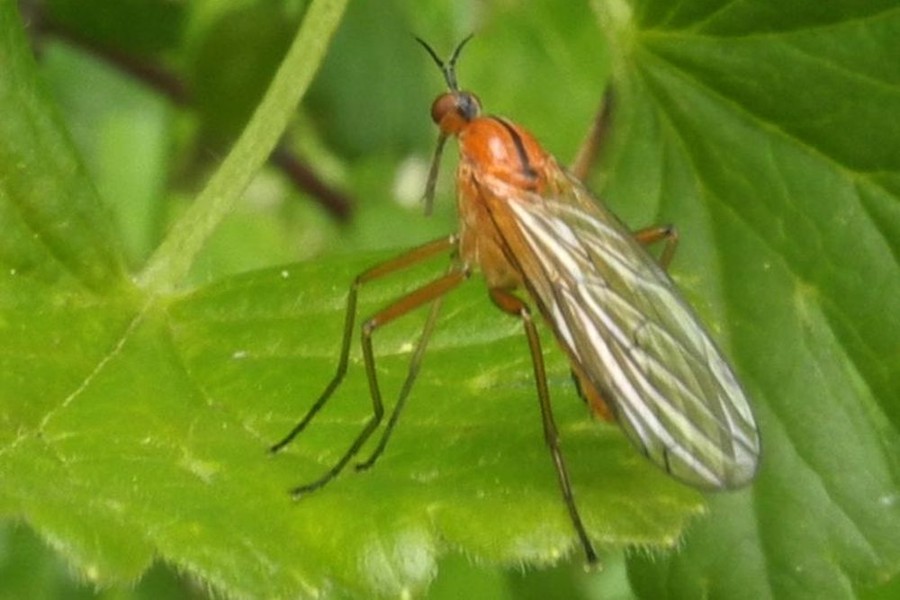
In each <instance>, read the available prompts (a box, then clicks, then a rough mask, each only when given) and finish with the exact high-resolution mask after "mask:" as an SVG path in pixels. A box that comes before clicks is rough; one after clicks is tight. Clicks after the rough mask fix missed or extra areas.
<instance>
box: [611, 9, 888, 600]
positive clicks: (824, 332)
mask: <svg viewBox="0 0 900 600" xmlns="http://www.w3.org/2000/svg"><path fill="white" fill-rule="evenodd" d="M769 4H772V5H771V6H769ZM598 8H599V13H600V14H601V16H602V18H603V20H604V23H605V24H606V26H607V28H608V30H609V31H610V35H611V36H612V37H613V39H615V40H618V41H617V42H616V46H615V47H616V48H617V49H618V50H617V62H616V63H615V65H614V71H615V72H616V73H617V80H616V85H617V86H618V88H617V89H618V92H619V102H618V104H617V106H618V107H619V108H620V112H619V113H618V114H617V120H616V123H615V127H616V133H615V134H614V138H615V139H614V143H613V151H612V153H611V157H610V158H611V164H610V166H609V173H610V179H609V181H608V184H607V186H606V195H607V197H609V198H611V199H614V200H615V201H616V202H615V206H616V207H617V208H620V207H621V211H620V212H622V213H623V214H625V215H626V216H629V221H630V222H635V221H634V220H632V218H635V219H637V220H638V222H640V221H643V220H646V221H664V222H665V221H671V222H675V223H677V224H678V225H679V227H680V228H681V231H682V234H683V238H682V239H683V243H682V245H681V252H680V255H679V258H678V259H677V260H676V264H675V266H674V271H675V273H676V275H677V276H678V277H679V278H680V279H681V280H682V281H685V282H686V283H689V285H687V286H686V287H687V288H688V289H689V291H691V292H693V293H692V294H691V295H693V296H695V298H696V299H697V301H698V303H699V304H700V306H701V307H704V308H705V309H706V310H705V311H704V312H707V313H710V314H712V315H714V317H713V318H712V319H711V321H710V322H711V324H712V325H713V329H714V331H716V332H718V334H719V338H720V339H722V340H723V341H724V342H725V345H726V347H727V349H728V351H729V354H730V355H731V356H732V357H734V359H735V363H736V364H737V366H738V371H739V374H740V375H742V376H743V380H744V382H745V383H746V385H747V386H748V387H749V389H750V391H751V392H752V393H753V396H754V400H755V406H756V412H757V416H758V418H759V421H760V427H761V431H762V437H763V449H764V456H763V466H762V470H761V472H760V475H759V478H758V480H757V482H756V484H755V485H754V486H753V487H752V489H750V490H748V491H746V492H745V493H743V494H738V495H736V496H731V497H721V498H715V499H714V500H713V502H712V516H711V518H709V519H705V520H703V521H701V522H699V523H698V524H697V526H696V527H694V528H692V530H691V532H690V534H689V535H688V536H687V538H686V544H685V547H684V549H683V551H682V552H679V553H678V554H677V555H673V556H670V557H668V558H666V559H660V558H659V557H653V558H646V557H635V558H634V559H633V560H632V561H631V578H632V582H633V584H634V585H635V587H636V589H638V590H639V592H640V593H641V595H642V596H643V597H647V598H664V597H684V598H694V597H700V596H703V597H721V598H766V597H774V598H785V597H800V596H809V597H815V598H848V597H855V596H856V594H857V593H858V590H861V589H864V588H865V587H867V586H872V585H875V584H877V583H879V582H883V581H885V580H886V579H887V578H890V577H893V576H896V574H897V572H898V568H900V502H898V499H900V490H898V479H900V461H898V448H900V436H898V426H900V352H898V348H900V346H898V340H900V264H898V256H900V203H898V193H900V185H898V184H900V177H898V175H900V125H898V121H897V119H896V118H895V116H896V114H898V111H900V93H898V90H900V87H898V83H900V71H898V69H897V63H896V61H894V60H893V59H892V58H891V57H893V56H897V55H898V53H900V42H898V40H900V10H898V9H897V7H896V4H894V3H883V2H882V3H879V2H867V3H856V2H830V3H809V4H804V5H800V6H797V7H793V9H792V10H791V11H789V14H788V12H786V11H784V10H782V9H781V8H782V7H780V6H776V5H774V4H773V3H757V4H753V5H747V4H741V5H735V4H720V3H710V2H693V3H687V4H684V3H682V4H679V5H678V6H673V5H669V4H665V3H654V2H645V3H638V4H635V5H632V6H626V5H623V4H620V3H609V4H605V5H602V6H600V5H598ZM775 15H777V17H775ZM641 196H642V197H644V198H648V197H649V198H654V199H655V207H654V206H650V207H648V206H647V205H646V204H643V205H642V206H641V207H640V208H639V209H635V208H631V204H629V199H631V198H636V197H641ZM639 212H640V215H639V216H638V213H639ZM701 286H702V287H701Z"/></svg>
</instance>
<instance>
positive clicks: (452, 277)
mask: <svg viewBox="0 0 900 600" xmlns="http://www.w3.org/2000/svg"><path fill="white" fill-rule="evenodd" d="M468 277H469V271H468V269H465V268H462V267H458V268H456V269H453V270H451V272H449V273H447V274H446V275H444V276H442V277H440V278H439V279H435V280H434V281H432V282H431V283H428V284H426V285H424V286H422V287H420V288H418V289H417V290H414V291H413V292H410V293H409V294H407V295H406V296H403V297H402V298H400V299H399V300H396V301H395V302H394V303H393V304H391V305H390V306H388V307H387V308H385V309H382V310H381V311H379V312H377V313H376V314H375V315H373V316H372V317H371V318H370V319H369V320H367V321H366V322H365V323H363V325H362V328H361V330H362V340H361V342H362V351H363V362H364V363H365V366H366V379H367V380H368V382H369V394H370V396H371V398H372V416H371V418H370V419H369V420H368V421H367V422H366V424H365V426H364V427H363V429H362V431H360V432H359V434H358V435H357V436H356V439H355V440H354V441H353V443H352V444H351V445H350V447H349V448H348V449H347V451H346V452H345V453H344V455H343V456H342V457H341V458H340V460H338V461H337V463H335V465H334V466H333V467H331V469H329V470H328V471H327V472H326V473H325V474H324V475H323V476H322V477H320V478H319V479H317V480H315V481H313V482H311V483H308V484H304V485H300V486H297V487H295V488H294V489H293V490H291V495H292V496H293V497H294V498H299V497H300V496H302V495H303V494H306V493H307V492H311V491H313V490H315V489H318V488H320V487H322V486H323V485H325V484H326V483H328V482H329V481H331V480H332V479H333V478H334V477H335V476H336V475H337V474H338V473H340V472H341V471H342V470H343V469H344V467H345V466H346V465H347V463H348V462H350V460H351V459H352V458H353V457H354V456H356V453H357V452H359V449H360V448H361V447H362V445H363V444H365V443H366V440H368V439H369V436H371V435H372V432H373V431H375V429H376V428H377V427H378V425H379V423H381V419H382V417H383V416H384V406H383V404H382V402H381V390H380V389H379V387H378V376H377V373H376V372H375V353H374V352H373V351H372V334H373V333H375V331H376V330H377V329H378V328H379V327H382V326H384V325H387V324H388V323H390V322H391V321H393V320H394V319H396V318H398V317H402V316H403V315H405V314H407V313H409V312H410V311H412V310H414V309H416V308H418V307H419V306H421V305H423V304H427V303H429V302H433V301H435V300H437V299H438V298H440V297H441V296H443V295H444V294H446V293H447V292H449V291H450V290H452V289H453V288H455V287H456V286H458V285H459V284H460V283H462V282H463V281H465V280H466V279H467V278H468ZM395 412H396V411H395Z"/></svg>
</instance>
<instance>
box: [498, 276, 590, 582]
mask: <svg viewBox="0 0 900 600" xmlns="http://www.w3.org/2000/svg"><path fill="white" fill-rule="evenodd" d="M490 294H491V299H492V300H493V301H494V304H496V305H497V306H498V307H500V310H502V311H503V312H505V313H507V314H510V315H514V316H517V317H519V318H520V319H522V325H523V326H524V327H525V335H526V336H527V337H528V349H529V350H530V351H531V362H532V364H533V366H534V379H535V384H536V385H537V392H538V400H539V401H540V404H541V420H542V421H543V425H544V440H545V441H546V442H547V446H548V447H549V448H550V455H551V456H552V457H553V465H554V466H555V467H556V475H557V478H558V479H559V486H560V488H561V490H562V495H563V500H564V501H565V503H566V508H567V509H568V511H569V518H570V519H571V520H572V525H574V527H575V532H576V533H577V534H578V537H579V539H580V540H581V545H582V547H583V548H584V553H585V556H586V557H587V561H588V563H589V564H591V565H594V564H596V563H597V553H596V552H595V551H594V546H593V544H591V540H590V538H589V537H588V534H587V531H586V530H585V528H584V524H583V523H582V521H581V515H580V514H579V513H578V507H577V506H576V505H575V497H574V496H573V494H572V486H571V484H570V483H569V473H568V470H567V469H566V463H565V461H564V460H563V456H562V451H561V450H560V448H559V433H558V432H557V430H556V423H555V422H554V420H553V410H552V408H551V406H550V392H549V390H548V389H547V374H546V371H545V370H544V357H543V355H542V354H541V340H540V338H539V337H538V332H537V328H536V327H535V325H534V321H533V320H532V318H531V310H530V309H529V308H528V306H527V305H526V304H525V303H524V302H523V301H522V300H520V299H519V298H517V297H516V296H514V295H513V294H511V293H510V292H508V291H506V290H503V289H500V288H493V289H491V290H490Z"/></svg>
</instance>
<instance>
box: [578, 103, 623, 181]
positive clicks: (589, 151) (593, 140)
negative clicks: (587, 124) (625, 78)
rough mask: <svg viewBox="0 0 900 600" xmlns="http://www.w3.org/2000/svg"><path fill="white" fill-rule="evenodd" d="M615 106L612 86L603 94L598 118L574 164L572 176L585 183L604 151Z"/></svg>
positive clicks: (579, 149)
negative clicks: (598, 157)
mask: <svg viewBox="0 0 900 600" xmlns="http://www.w3.org/2000/svg"><path fill="white" fill-rule="evenodd" d="M613 105H614V96H613V89H612V86H611V85H608V86H606V91H605V92H604V93H603V99H602V100H601V101H600V108H599V109H598V110H597V116H595V117H594V122H593V123H591V128H590V129H589V130H588V133H587V136H586V137H585V139H584V141H583V142H582V143H581V146H580V147H579V148H578V154H577V155H576V156H575V160H574V161H573V162H572V167H571V169H570V170H571V171H572V174H573V175H574V176H575V177H577V178H578V179H580V180H581V181H584V180H585V178H586V177H587V175H588V172H589V171H590V170H591V166H592V165H593V164H594V162H596V160H597V156H598V155H599V154H600V153H601V151H602V150H603V143H604V142H605V141H606V136H607V134H608V132H609V128H610V124H611V120H612V111H613Z"/></svg>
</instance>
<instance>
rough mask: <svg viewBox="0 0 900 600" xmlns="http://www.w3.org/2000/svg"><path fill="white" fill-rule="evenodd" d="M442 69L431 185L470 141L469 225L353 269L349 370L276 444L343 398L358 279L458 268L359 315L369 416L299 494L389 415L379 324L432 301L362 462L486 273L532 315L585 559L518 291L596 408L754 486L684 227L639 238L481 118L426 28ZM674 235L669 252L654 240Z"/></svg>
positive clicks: (538, 152) (752, 431) (511, 130)
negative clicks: (670, 268)
mask: <svg viewBox="0 0 900 600" xmlns="http://www.w3.org/2000/svg"><path fill="white" fill-rule="evenodd" d="M416 39H417V41H418V42H419V43H421V44H422V46H423V47H424V48H425V50H426V51H427V52H428V53H429V55H430V56H431V57H432V59H434V61H435V63H437V65H438V67H439V68H440V69H441V71H442V72H443V74H444V79H445V80H446V82H447V86H448V88H449V91H447V92H446V93H444V94H441V95H440V96H438V98H437V99H436V100H435V101H434V103H433V104H432V107H431V118H432V119H433V120H434V122H435V123H436V124H437V125H438V128H439V129H440V135H439V137H438V144H437V148H436V151H435V156H434V160H433V162H432V166H431V172H430V175H429V178H428V184H427V187H426V193H425V200H426V210H429V209H430V207H431V203H432V200H433V196H434V187H435V181H436V178H437V170H438V163H439V160H440V156H441V152H442V149H443V146H444V143H445V141H446V140H447V138H448V137H451V136H456V138H457V140H458V142H459V155H460V158H459V166H458V170H457V204H458V209H459V216H460V223H459V232H458V233H457V234H455V235H451V236H449V237H446V238H442V239H439V240H435V241H433V242H430V243H428V244H425V245H423V246H420V247H418V248H415V249H413V250H411V251H409V252H406V253H405V254H402V255H400V256H398V257H396V258H394V259H392V260H389V261H387V262H385V263H382V264H380V265H377V266H375V267H373V268H371V269H369V270H367V271H365V272H364V273H362V274H360V275H359V276H357V278H356V279H355V281H354V282H353V285H352V286H351V288H350V293H349V297H348V300H347V312H346V316H345V324H344V335H343V342H342V346H341V355H340V360H339V363H338V368H337V371H336V373H335V375H334V378H333V379H332V380H331V382H330V383H329V385H328V386H327V387H326V389H325V391H324V392H323V393H322V395H321V396H320V397H319V399H318V400H317V401H316V402H315V403H314V404H313V406H312V407H311V408H310V409H309V411H308V412H307V413H306V415H305V416H304V417H303V418H302V419H301V420H300V422H299V423H297V425H296V426H295V427H294V428H293V429H292V430H291V431H290V433H288V435H287V436H285V437H284V439H282V440H281V441H279V442H278V443H277V444H275V445H274V446H272V448H271V450H272V452H277V451H278V450H280V449H282V448H284V447H285V446H286V445H287V444H288V443H290V442H291V440H293V439H294V438H295V437H296V436H297V434H298V433H300V432H301V431H302V430H303V429H304V428H305V427H306V425H307V424H308V423H309V421H310V420H311V419H312V418H313V416H315V414H316V413H317V412H318V411H319V410H320V409H321V408H322V406H323V405H324V404H325V402H326V401H327V400H328V399H329V398H330V397H331V395H332V393H333V392H334V390H335V389H336V388H337V386H338V385H339V384H340V383H341V381H342V380H343V377H344V374H345V372H346V369H347V360H348V355H349V351H350V343H351V339H352V334H353V329H354V321H355V318H356V298H357V292H358V290H359V288H360V286H361V285H362V284H364V283H366V282H368V281H372V280H373V279H377V278H380V277H383V276H385V275H388V274H391V273H395V272H397V271H399V270H402V269H404V268H407V267H409V266H411V265H413V264H417V263H419V262H421V261H423V260H426V259H428V258H430V257H432V256H435V255H437V254H442V253H450V254H451V255H452V256H453V257H454V260H453V262H452V265H451V267H450V269H449V270H448V272H447V273H446V274H445V275H443V276H442V277H440V278H438V279H436V280H434V281H432V282H431V283H429V284H426V285H424V286H423V287H421V288H419V289H417V290H415V291H413V292H411V293H409V294H407V295H405V296H403V297H401V298H399V299H397V300H396V301H394V302H393V303H392V304H390V305H389V306H387V307H386V308H384V309H382V310H381V311H379V312H378V313H376V314H375V315H373V316H372V317H371V318H369V319H368V320H367V321H366V322H365V323H363V325H362V350H363V359H364V362H365V370H366V376H367V378H368V383H369V391H370V393H371V397H372V408H373V415H372V417H371V418H370V419H369V421H368V422H367V423H366V425H365V426H364V428H363V429H362V431H361V432H360V433H359V435H358V436H357V437H356V439H355V440H354V442H353V443H352V444H351V446H350V448H349V449H348V450H347V451H346V452H345V453H344V455H343V456H342V457H341V459H340V460H339V461H338V462H337V463H336V464H335V465H334V466H333V467H332V468H331V469H330V470H329V471H328V472H326V473H325V474H324V475H323V476H322V477H320V478H319V479H317V480H315V481H313V482H311V483H308V484H305V485H301V486H298V487H296V488H294V489H293V490H292V494H293V496H294V497H295V498H297V497H299V496H301V495H303V494H305V493H307V492H309V491H312V490H314V489H316V488H319V487H321V486H322V485H324V484H325V483H327V482H328V481H330V480H331V479H332V478H333V477H334V476H336V475H337V474H338V473H340V472H341V470H342V469H343V468H344V467H345V466H346V465H347V463H348V462H350V460H352V458H353V457H354V456H355V455H356V454H357V452H358V451H359V450H360V448H361V447H362V446H363V444H364V443H365V442H366V440H368V438H369V437H370V436H371V434H372V433H373V432H374V430H375V429H376V428H377V427H378V425H379V423H380V422H381V420H382V417H383V415H384V409H383V406H382V401H381V392H380V391H379V386H378V380H377V375H376V370H375V358H374V354H373V352H372V334H373V332H374V331H375V330H376V329H378V328H380V327H382V326H384V325H386V324H387V323H390V322H391V321H393V320H394V319H396V318H398V317H400V316H402V315H404V314H406V313H408V312H410V311H411V310H413V309H415V308H417V307H419V306H422V305H424V304H428V303H431V305H432V309H431V312H430V314H429V316H428V318H427V320H426V323H425V328H424V331H423V333H422V336H421V337H420V338H419V342H418V345H417V347H416V348H415V350H414V352H413V356H412V359H411V361H410V367H409V372H408V374H407V377H406V381H405V382H404V385H403V387H402V389H401V392H400V395H399V398H398V401H397V404H396V406H395V408H394V410H393V412H392V414H391V416H390V419H389V421H388V424H387V426H386V427H385V430H384V432H383V434H382V436H381V439H380V441H379V443H378V445H377V446H376V448H375V449H374V451H373V452H372V454H371V455H370V456H369V457H368V459H367V460H365V461H363V462H361V463H359V464H357V465H356V466H357V469H365V468H368V467H370V466H371V465H372V464H373V463H374V462H375V460H376V459H377V458H378V456H379V455H380V454H381V452H382V450H384V447H385V445H386V444H387V441H388V438H389V437H390V435H391V432H392V431H393V428H394V425H395V424H396V422H397V418H398V416H399V414H400V412H401V410H402V408H403V405H404V403H405V401H406V398H407V396H408V394H409V391H410V389H411V387H412V383H413V381H414V380H415V377H416V374H417V373H418V369H419V364H420V362H421V357H422V354H423V353H424V351H425V347H426V345H427V343H428V338H429V335H430V333H431V331H432V329H433V326H434V323H435V320H436V318H437V312H438V308H439V305H440V299H441V298H442V297H443V296H444V295H445V294H447V293H448V292H449V291H451V290H452V289H454V288H455V287H457V286H458V285H459V284H461V283H462V282H463V281H465V280H467V279H468V278H469V277H470V275H471V274H472V273H473V272H474V271H476V270H478V271H480V272H481V273H482V275H483V277H484V279H485V281H486V283H487V287H488V294H489V296H490V298H491V300H492V301H493V302H494V304H495V305H497V307H499V308H500V310H502V311H503V312H505V313H507V314H510V315H513V316H516V317H518V318H519V319H521V321H522V324H523V326H524V330H525V334H526V337H527V340H528V348H529V350H530V352H531V359H532V363H533V366H534V377H535V383H536V386H537V396H538V400H539V403H540V408H541V416H542V421H543V427H544V437H545V440H546V443H547V445H548V447H549V449H550V454H551V456H552V458H553V464H554V466H555V468H556V473H557V478H558V480H559V485H560V488H561V491H562V495H563V499H564V501H565V504H566V507H567V509H568V512H569V516H570V518H571V520H572V524H573V526H574V528H575V532H576V533H577V535H578V537H579V539H580V541H581V544H582V546H583V548H584V551H585V554H586V556H587V560H588V562H589V563H594V562H596V560H597V556H596V553H595V551H594V548H593V545H592V543H591V541H590V537H589V536H588V533H587V530H586V528H585V526H584V524H583V522H582V519H581V516H580V514H579V512H578V506H577V504H576V503H575V499H574V496H573V493H572V487H571V485H570V483H569V475H568V472H567V469H566V464H565V461H564V459H563V455H562V452H561V450H560V446H559V436H558V434H557V430H556V425H555V424H554V420H553V413H552V411H551V406H550V393H549V390H548V388H547V379H546V374H545V372H544V362H543V358H542V354H541V345H540V339H539V337H538V332H537V329H536V327H535V324H534V321H533V317H532V312H531V309H530V308H529V306H528V304H527V303H526V302H525V300H523V299H522V298H521V297H520V296H518V295H516V293H515V291H516V290H522V291H524V293H525V294H526V296H527V297H528V298H530V300H531V301H532V302H533V303H534V305H536V306H537V308H538V310H539V312H540V313H541V315H542V316H543V318H544V319H545V321H547V323H548V324H549V325H550V327H551V328H552V330H553V332H554V335H555V337H556V341H557V342H558V343H559V345H560V346H561V347H562V349H563V350H564V351H565V353H566V354H567V356H568V358H569V361H570V364H571V367H572V372H573V375H574V377H575V379H576V383H577V384H578V388H579V390H580V392H581V394H582V395H583V396H584V397H585V398H586V399H587V400H588V402H589V404H590V406H591V409H592V410H593V412H594V413H595V414H597V415H599V416H600V417H602V418H605V419H614V420H615V421H617V422H618V423H619V424H620V426H621V427H622V429H623V430H624V431H625V433H626V435H627V436H628V437H629V438H630V439H631V441H632V442H633V443H634V444H635V445H636V446H637V448H638V449H639V450H640V452H641V453H643V454H644V455H645V456H647V457H648V458H649V459H650V460H651V461H653V462H654V463H656V464H657V465H659V466H660V467H662V468H663V469H665V470H666V471H667V472H668V473H670V474H671V475H672V476H673V477H675V478H677V479H679V480H681V481H683V482H685V483H687V484H690V485H692V486H694V487H697V488H701V489H725V488H734V487H739V486H741V485H744V484H746V483H748V482H749V481H750V480H751V479H752V478H753V476H754V474H755V472H756V469H757V465H758V462H759V453H760V445H759V435H758V432H757V427H756V423H755V421H754V418H753V414H752V412H751V410H750V406H749V403H748V401H747V397H746V394H745V393H744V391H743V390H742V388H741V386H740V384H739V383H738V381H737V379H736V377H735V376H734V373H733V372H732V369H731V367H730V366H729V364H728V362H727V361H726V360H725V358H724V357H723V356H722V354H721V352H720V351H719V350H718V348H717V347H716V345H715V344H714V342H713V341H712V339H711V338H710V337H709V335H708V334H707V333H706V332H705V331H704V330H703V328H702V326H701V325H700V323H699V320H698V319H697V317H696V316H695V315H694V313H693V312H692V311H691V309H690V308H689V306H688V304H687V303H686V302H685V300H684V299H683V298H682V297H681V296H680V295H679V293H678V291H677V290H676V288H675V285H674V283H673V282H672V280H671V279H670V278H669V276H668V275H667V274H666V272H665V269H664V267H666V266H667V265H668V262H669V261H670V260H671V257H672V254H673V252H674V249H675V243H676V240H677V237H676V235H675V231H674V229H673V228H671V227H655V228H650V229H645V230H641V231H639V232H637V233H634V234H632V233H631V232H629V230H628V229H627V228H626V227H625V226H624V225H623V224H622V223H621V222H620V221H619V219H618V218H616V217H615V216H614V215H613V214H612V213H610V212H609V211H608V210H607V209H606V208H605V207H604V206H603V205H602V204H600V203H599V202H597V201H596V200H595V199H594V198H593V197H592V196H591V194H590V193H589V192H588V191H587V190H586V189H585V187H584V185H583V184H582V183H581V182H580V181H579V180H578V178H576V177H575V176H574V175H572V174H571V173H569V172H568V171H566V170H565V169H563V168H561V167H560V166H559V165H558V164H557V162H556V160H555V159H554V158H553V157H552V156H551V155H550V154H548V153H547V152H546V151H545V150H544V149H543V148H541V146H540V144H538V142H537V141H536V140H535V139H534V137H533V136H532V135H531V134H530V133H528V132H527V131H526V130H525V129H523V128H522V127H520V126H519V125H516V124H515V123H512V122H510V121H508V120H506V119H504V118H502V117H495V116H482V115H481V103H480V102H479V100H478V97H477V96H475V94H473V93H471V92H467V91H462V90H460V89H459V87H458V85H457V83H456V73H455V65H456V60H457V58H458V57H459V53H460V51H461V50H462V48H463V46H464V45H465V44H466V42H468V41H469V39H471V36H469V37H468V38H466V39H465V40H463V41H462V42H461V43H460V44H459V46H457V47H456V49H455V50H454V52H453V54H452V56H451V58H450V59H449V60H448V61H447V62H444V61H442V60H441V59H440V58H439V57H438V56H437V54H436V53H435V52H434V50H432V49H431V47H430V46H428V44H426V43H425V42H424V41H422V40H421V39H418V38H416ZM656 241H665V242H666V246H665V248H664V250H663V252H662V255H661V258H660V259H659V260H658V261H657V260H656V259H655V258H653V256H651V255H650V254H649V253H648V252H647V251H646V250H645V249H644V247H643V246H644V245H646V244H648V243H653V242H656Z"/></svg>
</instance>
